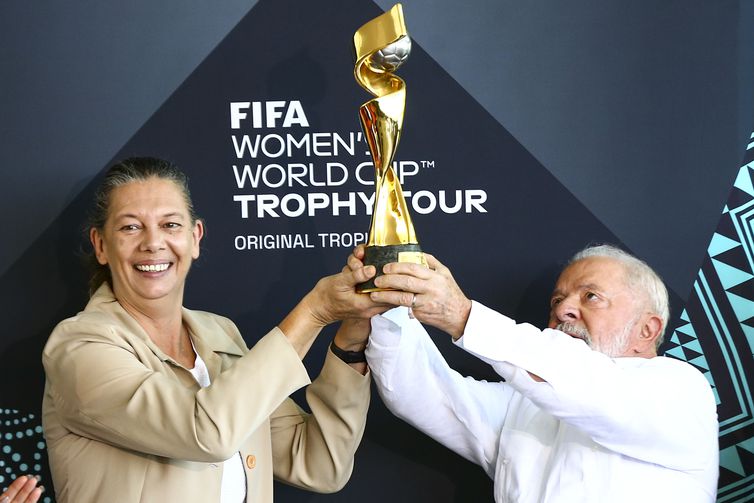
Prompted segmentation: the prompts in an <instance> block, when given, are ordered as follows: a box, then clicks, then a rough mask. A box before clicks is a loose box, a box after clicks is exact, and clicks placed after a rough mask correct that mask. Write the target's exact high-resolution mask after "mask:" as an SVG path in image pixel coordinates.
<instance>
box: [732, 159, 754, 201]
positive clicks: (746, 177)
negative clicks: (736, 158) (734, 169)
mask: <svg viewBox="0 0 754 503" xmlns="http://www.w3.org/2000/svg"><path fill="white" fill-rule="evenodd" d="M733 186H734V187H738V188H739V189H741V190H743V191H744V192H746V193H747V194H749V195H750V196H754V186H752V185H751V175H750V174H749V167H748V166H742V167H741V169H740V170H738V176H737V177H736V181H735V182H734V183H733Z"/></svg>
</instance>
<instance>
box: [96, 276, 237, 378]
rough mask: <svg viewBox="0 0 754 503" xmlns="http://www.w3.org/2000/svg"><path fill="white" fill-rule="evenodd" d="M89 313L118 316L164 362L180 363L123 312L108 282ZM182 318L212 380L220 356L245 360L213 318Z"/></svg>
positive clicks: (189, 315)
mask: <svg viewBox="0 0 754 503" xmlns="http://www.w3.org/2000/svg"><path fill="white" fill-rule="evenodd" d="M86 310H87V311H89V310H96V311H103V312H106V313H108V314H110V315H111V316H114V317H115V318H116V319H117V320H118V321H119V322H120V323H121V324H122V325H124V326H125V327H127V328H128V329H129V330H130V331H131V332H132V333H133V334H134V335H136V336H137V337H139V338H140V339H143V340H144V343H145V344H146V345H147V346H148V347H149V349H150V350H151V351H152V352H153V353H154V354H155V355H156V356H157V357H158V358H160V360H162V361H169V362H171V363H173V364H175V365H177V363H176V362H175V361H174V360H173V359H172V358H171V357H170V356H168V355H167V354H165V353H164V352H163V351H162V350H161V349H160V348H159V347H158V346H157V345H156V344H155V343H154V342H153V341H152V339H151V338H150V337H149V335H148V334H147V332H146V331H145V330H144V328H142V326H141V325H139V323H138V322H137V321H136V319H134V318H133V316H131V315H130V314H129V313H128V311H126V310H125V309H123V306H121V305H120V303H119V302H118V300H117V299H116V298H115V295H114V294H113V291H112V289H111V288H110V285H109V284H108V283H107V282H104V283H103V284H102V285H101V286H100V287H99V288H98V289H97V291H95V292H94V295H92V297H91V299H89V303H88V304H87V306H86ZM181 316H182V318H183V322H184V323H185V324H186V327H187V328H188V330H189V333H190V334H191V339H192V341H193V343H194V346H195V348H196V351H197V352H198V353H199V354H200V355H201V357H202V359H203V360H204V362H205V363H206V364H207V369H208V370H209V374H210V377H211V378H214V376H216V375H217V374H218V373H219V372H220V370H221V369H220V366H221V358H220V357H219V356H218V354H217V353H226V354H231V355H236V356H243V354H244V353H243V351H242V349H241V348H239V347H238V345H237V344H235V343H234V342H233V339H232V338H231V337H230V336H229V335H228V334H227V333H226V332H225V331H224V330H223V329H222V327H221V326H220V325H218V324H217V322H215V321H214V320H213V319H212V318H211V317H209V316H207V315H206V314H204V315H200V314H199V313H198V312H196V311H192V310H190V309H186V308H185V307H184V308H182V311H181Z"/></svg>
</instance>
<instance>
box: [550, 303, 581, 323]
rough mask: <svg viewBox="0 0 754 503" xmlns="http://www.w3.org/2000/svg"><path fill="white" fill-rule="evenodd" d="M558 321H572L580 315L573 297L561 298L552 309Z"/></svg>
mask: <svg viewBox="0 0 754 503" xmlns="http://www.w3.org/2000/svg"><path fill="white" fill-rule="evenodd" d="M552 312H553V314H554V315H555V318H557V320H558V321H559V322H572V321H575V320H578V319H579V317H580V316H581V314H580V312H579V309H578V306H577V305H576V302H575V301H574V300H573V299H563V300H561V301H560V302H558V304H557V305H556V306H555V307H554V308H553V310H552Z"/></svg>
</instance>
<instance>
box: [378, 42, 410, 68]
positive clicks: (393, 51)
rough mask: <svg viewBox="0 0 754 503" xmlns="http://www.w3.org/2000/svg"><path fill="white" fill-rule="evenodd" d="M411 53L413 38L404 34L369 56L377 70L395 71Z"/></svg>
mask: <svg viewBox="0 0 754 503" xmlns="http://www.w3.org/2000/svg"><path fill="white" fill-rule="evenodd" d="M409 54H411V38H410V37H408V36H403V37H401V38H399V39H398V40H396V41H395V42H393V43H392V44H390V45H388V46H387V47H384V48H382V49H380V50H379V51H377V52H375V53H374V54H373V55H372V56H371V57H370V58H369V59H370V63H371V64H370V65H369V66H371V67H372V68H374V69H375V70H382V71H383V72H388V73H393V72H394V71H395V70H397V69H398V67H399V66H401V65H402V64H403V63H404V62H405V61H406V60H407V59H408V55H409Z"/></svg>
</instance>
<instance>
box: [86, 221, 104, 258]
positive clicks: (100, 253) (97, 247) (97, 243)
mask: <svg viewBox="0 0 754 503" xmlns="http://www.w3.org/2000/svg"><path fill="white" fill-rule="evenodd" d="M89 241H91V243H92V248H94V256H95V257H97V262H99V264H100V265H107V254H106V253H105V240H104V239H102V234H100V231H99V230H98V229H97V228H96V227H92V228H91V229H89Z"/></svg>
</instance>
